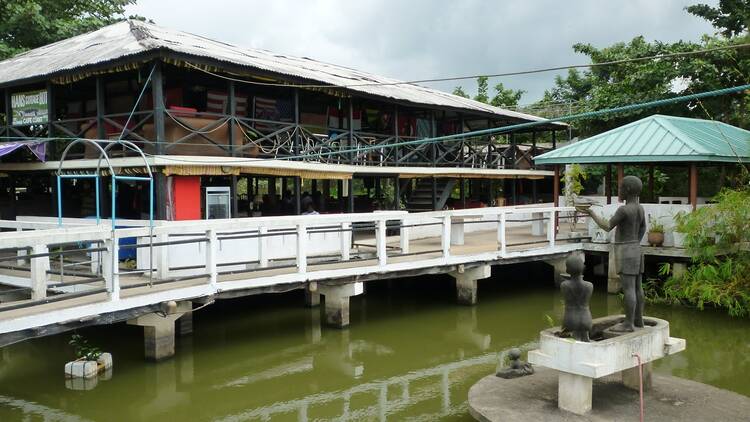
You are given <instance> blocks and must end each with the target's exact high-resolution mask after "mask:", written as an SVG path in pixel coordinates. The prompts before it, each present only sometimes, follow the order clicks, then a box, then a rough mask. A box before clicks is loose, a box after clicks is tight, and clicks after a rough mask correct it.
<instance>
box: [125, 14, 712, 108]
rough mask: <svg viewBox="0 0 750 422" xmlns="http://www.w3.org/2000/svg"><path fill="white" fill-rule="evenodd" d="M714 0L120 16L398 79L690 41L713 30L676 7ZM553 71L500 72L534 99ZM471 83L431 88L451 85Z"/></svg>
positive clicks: (576, 59)
mask: <svg viewBox="0 0 750 422" xmlns="http://www.w3.org/2000/svg"><path fill="white" fill-rule="evenodd" d="M699 2H702V3H709V4H713V3H717V2H718V1H717V0H607V1H604V0H566V1H560V0H516V1H499V0H497V1H489V0H485V1H483V0H340V1H334V0H330V1H326V0H306V1H303V0H300V1H292V0H288V1H287V0H211V1H206V0H200V1H198V0H139V1H138V4H137V5H136V6H131V7H129V8H128V13H129V14H139V15H142V16H145V17H147V18H149V19H153V20H154V21H155V22H156V23H157V24H159V25H162V26H166V27H170V28H174V29H179V30H183V31H188V32H192V33H195V34H199V35H203V36H206V37H209V38H213V39H216V40H220V41H225V42H229V43H232V44H236V45H240V46H247V47H255V48H263V49H267V50H271V51H274V52H278V53H284V54H290V55H298V56H306V57H310V58H313V59H317V60H322V61H327V62H331V63H336V64H340V65H345V66H350V67H354V68H357V69H361V70H364V71H369V72H373V73H377V74H381V75H385V76H390V77H394V78H398V79H402V80H415V79H427V78H433V77H445V76H459V75H471V74H481V73H502V72H509V71H518V70H527V69H535V68H543V67H552V66H560V65H569V64H579V63H586V62H587V61H586V57H584V56H581V55H578V54H576V53H574V52H573V51H572V48H571V46H572V45H573V44H574V43H577V42H586V43H591V44H593V45H595V46H597V47H604V46H607V45H610V44H612V43H614V42H617V41H627V40H630V39H632V38H633V37H635V36H637V35H644V36H645V37H646V38H647V39H649V40H655V39H658V40H662V41H677V40H680V39H682V40H697V39H699V38H700V36H701V34H704V33H712V32H713V28H712V27H711V26H710V25H709V24H708V23H706V22H705V21H702V20H701V19H698V18H695V17H693V16H692V15H689V14H688V13H687V12H685V10H684V8H685V6H688V5H691V4H695V3H699ZM553 79H554V74H553V73H544V74H537V75H532V76H514V77H508V78H503V79H502V82H503V83H504V84H505V85H506V87H512V88H516V89H523V90H526V91H527V92H528V93H527V94H526V95H525V96H524V98H523V99H522V100H521V103H524V104H525V103H529V102H532V101H535V100H537V99H539V98H540V97H541V95H542V94H543V93H544V90H545V89H546V88H548V87H550V86H551V85H552V81H553ZM458 84H461V85H463V86H464V88H465V90H466V91H467V92H469V93H473V92H475V90H476V84H475V82H474V81H463V82H455V83H454V82H448V83H441V84H435V85H432V86H433V87H435V88H439V89H443V90H446V91H451V90H452V89H453V87H454V86H456V85H458Z"/></svg>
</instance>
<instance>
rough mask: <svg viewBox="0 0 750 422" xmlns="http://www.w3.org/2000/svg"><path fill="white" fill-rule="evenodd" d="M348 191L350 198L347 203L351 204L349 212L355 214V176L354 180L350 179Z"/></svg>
mask: <svg viewBox="0 0 750 422" xmlns="http://www.w3.org/2000/svg"><path fill="white" fill-rule="evenodd" d="M347 189H348V195H349V197H348V198H347V201H348V204H349V205H348V206H347V208H348V209H349V212H351V213H353V212H354V176H352V178H351V179H349V183H348V185H347Z"/></svg>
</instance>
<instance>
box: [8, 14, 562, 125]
mask: <svg viewBox="0 0 750 422" xmlns="http://www.w3.org/2000/svg"><path fill="white" fill-rule="evenodd" d="M164 50H166V51H171V52H174V53H180V54H186V55H189V56H194V57H200V58H205V59H209V60H215V61H219V62H226V63H231V64H234V65H239V66H247V67H249V68H255V69H260V70H264V71H268V72H272V73H276V74H281V75H287V76H293V77H298V78H303V79H307V80H310V81H315V82H316V83H323V84H330V85H332V86H346V85H352V84H367V83H381V84H393V83H398V82H400V81H398V80H396V79H392V78H387V77H383V76H378V75H373V74H371V73H367V72H361V71H358V70H355V69H351V68H347V67H344V66H338V65H333V64H329V63H323V62H319V61H316V60H312V59H309V58H305V57H293V56H287V55H282V54H275V53H272V52H270V51H266V50H258V49H249V48H244V47H237V46H234V45H231V44H227V43H223V42H219V41H214V40H211V39H208V38H205V37H201V36H198V35H194V34H190V33H187V32H182V31H175V30H171V29H166V28H162V27H160V26H157V25H153V24H149V23H145V22H140V21H133V20H129V21H124V22H120V23H116V24H113V25H110V26H107V27H104V28H102V29H99V30H97V31H93V32H90V33H87V34H83V35H79V36H76V37H73V38H69V39H66V40H62V41H59V42H56V43H54V44H50V45H47V46H44V47H40V48H36V49H34V50H31V51H28V52H26V53H23V54H20V55H18V56H15V57H12V58H10V59H8V60H5V61H2V62H0V84H7V83H9V82H13V81H21V80H27V79H33V78H40V77H46V76H51V75H60V74H65V73H73V72H76V71H80V70H83V69H84V68H86V67H90V66H94V65H100V64H106V63H108V62H113V61H117V60H120V59H123V58H128V57H129V56H135V55H142V54H144V53H148V52H156V51H164ZM348 89H350V90H352V91H357V92H361V93H365V94H369V95H375V96H378V97H383V98H389V99H392V100H399V101H407V102H410V103H414V104H420V105H425V106H441V107H451V108H454V109H460V110H465V111H473V112H482V113H489V114H493V115H496V116H502V117H507V118H511V119H518V120H523V121H542V120H544V119H542V118H540V117H536V116H532V115H529V114H525V113H518V112H514V111H510V110H505V109H502V108H499V107H494V106H491V105H488V104H484V103H481V102H478V101H474V100H470V99H467V98H462V97H459V96H457V95H453V94H449V93H446V92H442V91H439V90H435V89H431V88H426V87H423V86H419V85H416V84H400V85H367V86H357V87H350V88H348ZM554 124H556V125H560V126H566V125H565V124H562V123H554Z"/></svg>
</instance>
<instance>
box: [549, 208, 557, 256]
mask: <svg viewBox="0 0 750 422" xmlns="http://www.w3.org/2000/svg"><path fill="white" fill-rule="evenodd" d="M556 214H557V211H556V210H555V209H554V208H553V209H552V210H551V211H550V212H549V221H548V222H547V241H548V242H549V247H550V248H552V247H554V246H555V215H556Z"/></svg>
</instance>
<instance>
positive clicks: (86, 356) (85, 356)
mask: <svg viewBox="0 0 750 422" xmlns="http://www.w3.org/2000/svg"><path fill="white" fill-rule="evenodd" d="M68 344H70V345H71V346H73V348H74V349H75V354H76V360H74V361H72V362H68V363H66V364H65V375H66V377H68V378H90V377H94V376H96V375H97V374H99V373H101V372H104V371H105V370H107V369H109V368H111V367H112V355H111V354H109V353H102V351H101V350H99V348H97V347H94V346H91V345H89V342H88V341H87V340H86V339H85V338H84V337H83V336H82V335H80V334H73V335H72V336H71V337H70V341H68Z"/></svg>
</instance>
